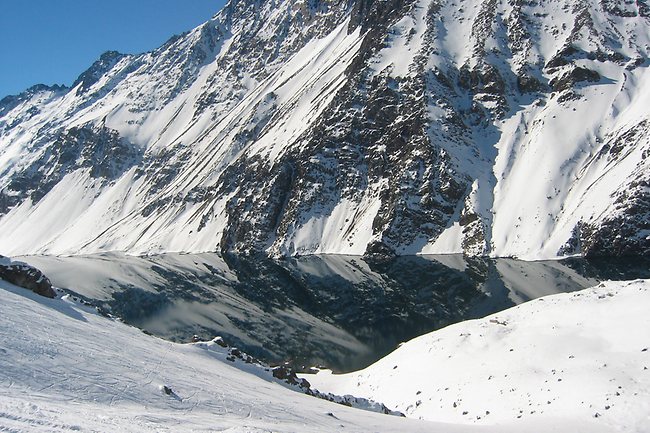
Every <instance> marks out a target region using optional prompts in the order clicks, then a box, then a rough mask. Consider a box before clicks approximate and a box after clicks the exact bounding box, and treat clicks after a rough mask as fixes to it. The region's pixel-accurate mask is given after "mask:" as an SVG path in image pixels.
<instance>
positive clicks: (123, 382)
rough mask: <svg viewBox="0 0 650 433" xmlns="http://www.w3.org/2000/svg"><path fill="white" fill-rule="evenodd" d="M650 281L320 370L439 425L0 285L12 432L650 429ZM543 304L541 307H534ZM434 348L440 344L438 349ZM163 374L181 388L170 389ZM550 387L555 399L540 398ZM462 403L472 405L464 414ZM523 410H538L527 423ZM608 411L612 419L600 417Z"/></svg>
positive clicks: (1, 392) (2, 362) (0, 345)
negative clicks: (342, 369)
mask: <svg viewBox="0 0 650 433" xmlns="http://www.w3.org/2000/svg"><path fill="white" fill-rule="evenodd" d="M649 289H650V282H647V281H646V282H641V281H637V282H633V283H629V284H608V285H607V286H605V287H604V288H597V289H594V290H587V291H584V292H581V293H579V294H572V295H566V296H564V295H559V296H553V297H549V298H546V299H545V300H543V301H536V302H534V303H531V304H529V305H528V306H526V307H520V308H517V309H513V310H509V311H507V312H504V313H503V314H500V315H499V316H498V320H499V322H502V321H505V322H507V323H506V325H503V324H499V323H493V322H491V320H493V319H495V318H494V317H492V318H487V319H485V320H481V321H475V322H468V323H463V324H459V325H455V326H452V327H449V328H447V329H445V330H443V331H440V332H436V333H433V334H430V335H427V336H424V337H421V338H419V339H416V340H414V341H412V342H410V343H408V344H406V345H405V346H403V347H402V348H401V349H399V350H398V351H396V352H395V353H394V354H392V355H390V356H389V357H387V358H386V359H385V360H382V361H380V362H379V363H378V364H376V365H375V366H372V367H370V368H369V369H368V370H366V371H363V372H361V373H359V374H356V375H349V376H345V377H343V378H340V379H335V378H333V377H331V376H329V377H328V376H326V375H318V376H316V377H315V378H314V379H316V380H315V382H317V383H318V385H319V386H321V387H329V388H332V389H338V390H341V391H345V392H347V391H353V392H355V393H359V394H368V395H370V394H373V395H375V394H376V395H377V396H380V397H382V398H384V399H385V400H386V402H390V403H391V404H393V405H395V406H396V407H399V408H401V409H403V410H405V411H406V412H407V413H408V415H409V416H411V417H423V418H432V419H440V420H443V421H445V422H443V423H441V422H431V421H420V420H412V419H404V418H398V417H393V416H387V415H378V414H375V413H370V412H365V411H360V410H355V409H351V408H347V407H344V406H341V405H336V404H333V403H328V402H325V401H323V400H318V399H316V398H313V397H308V396H306V395H303V394H299V393H297V392H295V391H292V390H289V389H287V388H284V387H283V386H281V385H279V384H277V383H272V382H269V381H268V380H265V379H263V378H260V377H258V376H257V375H254V374H250V373H247V372H245V371H242V370H238V369H237V368H235V367H233V366H232V365H231V364H230V363H229V362H227V361H224V359H223V356H222V354H219V353H218V352H209V351H207V350H205V349H203V348H201V347H200V346H199V345H179V344H174V343H169V342H165V341H163V340H160V339H156V338H153V337H150V336H147V335H145V334H143V333H141V332H140V331H138V330H136V329H134V328H131V327H128V326H126V325H124V324H122V323H120V322H117V321H113V320H110V319H107V318H105V317H102V316H99V315H97V314H96V313H95V312H94V311H93V310H90V309H88V308H87V307H83V306H80V305H78V304H76V303H74V302H72V301H70V300H69V299H67V298H64V299H54V300H50V299H45V298H41V297H39V296H37V295H34V294H32V293H31V292H28V291H26V290H24V289H21V288H17V287H15V286H12V285H10V284H8V283H5V282H2V281H0V296H2V302H0V352H1V354H2V356H0V430H3V431H43V432H45V431H47V432H52V431H138V432H146V431H228V432H334V431H352V432H392V431H394V432H432V431H441V432H473V431H479V432H494V433H496V432H513V433H514V432H522V431H525V432H535V431H537V432H548V431H556V432H567V433H568V432H572V433H573V432H581V431H582V432H585V433H586V432H589V433H593V432H609V431H617V430H621V431H638V432H642V431H648V430H647V429H648V426H649V424H648V423H649V422H650V420H649V419H648V413H650V407H649V405H650V396H649V394H648V392H649V386H650V385H649V379H648V374H649V373H648V372H647V370H643V366H644V363H645V364H646V365H647V363H648V362H647V361H648V356H650V354H648V352H647V351H642V350H643V349H645V348H646V347H647V345H648V344H647V343H648V341H647V340H648V334H647V330H648V329H650V326H649V323H648V320H649V319H648V318H647V315H646V314H645V311H647V306H648V304H649V302H650V299H649V298H650V291H649ZM610 293H611V294H612V295H613V296H610V295H609V294H610ZM538 310H545V311H544V315H541V314H536V313H535V314H533V312H534V311H538ZM559 316H562V317H565V319H564V320H562V321H560V320H558V317H559ZM544 317H546V319H545V318H544ZM566 318H569V319H566ZM560 322H561V324H560ZM553 326H555V329H556V330H557V331H553ZM533 332H534V333H533ZM553 332H557V334H556V335H554V334H553ZM467 334H471V335H467ZM481 334H482V335H484V337H480V335H481ZM459 335H460V336H459ZM558 335H560V336H562V337H564V338H559V337H558ZM486 341H489V342H490V343H491V344H490V345H489V346H486V345H485V342H486ZM461 342H462V346H460V347H459V344H460V343H461ZM533 342H534V344H536V346H537V350H536V351H533V350H532V349H531V345H532V344H533ZM443 344H444V346H443ZM644 344H646V346H644ZM433 345H438V346H437V349H438V350H437V351H435V352H429V350H430V349H431V348H432V347H433ZM511 348H512V349H513V352H509V350H510V349H511ZM477 351H478V352H479V354H480V356H477ZM524 351H526V352H527V353H528V355H530V356H523V355H522V353H523V352H524ZM497 355H498V357H497ZM449 356H452V358H453V359H452V358H448V357H449ZM569 356H573V358H569ZM508 357H511V359H510V360H508ZM571 363H573V364H571ZM395 365H397V368H396V369H395V368H394V366H395ZM407 369H408V370H410V373H409V372H407ZM553 371H555V374H553ZM506 374H507V375H508V377H507V378H504V377H503V376H504V375H506ZM402 375H403V376H402ZM488 375H493V376H494V377H493V378H492V379H488V377H489V376H488ZM382 378H383V379H382ZM560 378H561V379H562V380H563V381H562V382H557V379H560ZM310 379H311V377H310ZM401 379H404V380H401ZM545 380H548V383H546V382H544V381H545ZM357 382H359V384H360V385H359V386H357V385H356V383H357ZM470 382H471V383H472V384H471V385H468V383H470ZM372 383H374V384H375V385H372ZM493 384H496V387H495V386H493ZM163 385H166V386H169V387H171V388H172V389H173V390H174V392H175V393H176V395H175V396H174V395H172V396H168V395H165V394H164V393H163V392H162V391H161V386H163ZM445 388H449V389H448V390H445ZM547 388H548V389H550V390H551V391H547V390H546V389H547ZM495 389H503V390H504V394H500V393H499V392H498V391H495ZM510 389H512V390H513V391H510ZM373 390H374V391H373ZM418 391H420V394H419V395H416V394H417V392H418ZM528 393H529V394H530V396H529V395H528ZM617 393H618V395H617ZM440 398H442V399H443V400H445V409H444V410H443V411H442V412H440V411H439V410H438V409H437V408H438V405H439V403H438V402H437V400H439V399H440ZM429 399H431V400H429ZM547 399H548V400H549V401H551V404H547V403H546V402H545V401H544V405H543V407H541V406H538V404H541V402H542V401H541V400H547ZM581 399H582V400H581ZM417 400H421V401H422V403H421V404H419V405H418V404H417ZM433 400H435V401H433ZM578 400H581V401H584V402H585V403H584V404H582V403H580V404H579V403H577V401H578ZM454 401H455V402H456V403H457V405H458V404H460V405H461V406H460V411H462V410H468V411H471V416H467V417H463V416H459V415H457V414H456V411H455V410H453V409H452V403H453V402H454ZM529 402H532V403H534V406H527V405H528V403H529ZM589 405H592V407H589ZM606 405H608V406H610V409H609V410H608V409H606V408H605V406H606ZM519 408H521V409H525V410H526V415H525V416H523V417H522V418H520V419H517V417H516V416H517V413H518V409H519ZM479 410H480V411H481V412H480V413H481V420H480V421H478V422H477V420H476V415H477V414H479ZM485 410H489V411H490V414H489V415H487V416H485V415H484V411H485ZM530 411H535V412H536V413H535V414H533V415H530V414H529V412H530ZM596 412H598V413H600V414H601V415H602V416H601V417H599V418H594V417H593V414H594V413H596ZM471 423H478V424H483V425H468V424H471Z"/></svg>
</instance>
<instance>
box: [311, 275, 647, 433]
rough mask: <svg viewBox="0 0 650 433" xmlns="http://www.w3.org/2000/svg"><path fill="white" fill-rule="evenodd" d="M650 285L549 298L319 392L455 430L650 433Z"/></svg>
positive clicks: (335, 378) (426, 343)
mask: <svg viewBox="0 0 650 433" xmlns="http://www.w3.org/2000/svg"><path fill="white" fill-rule="evenodd" d="M648 308H650V280H636V281H631V282H606V283H602V284H600V285H599V286H597V287H594V288H591V289H586V290H582V291H579V292H574V293H567V294H559V295H552V296H548V297H545V298H539V299H537V300H534V301H530V302H528V303H525V304H522V305H520V306H517V307H514V308H511V309H509V310H506V311H503V312H501V313H498V314H495V315H492V316H488V317H486V318H484V319H480V320H472V321H467V322H463V323H459V324H455V325H451V326H449V327H447V328H444V329H442V330H439V331H435V332H432V333H430V334H427V335H424V336H421V337H419V338H416V339H414V340H411V341H409V342H407V343H404V344H403V345H401V346H400V347H399V348H398V349H397V350H395V351H394V352H393V353H391V354H390V355H388V356H386V357H385V358H383V359H381V360H380V361H378V362H377V363H375V364H373V365H371V366H370V367H368V368H366V369H364V370H362V371H359V372H355V373H349V374H345V375H333V374H331V372H329V371H327V370H325V371H321V372H320V373H318V374H317V375H304V376H303V377H306V378H307V380H309V381H310V383H311V384H312V386H313V387H314V388H316V389H318V390H320V391H324V392H331V393H335V394H341V395H342V394H352V395H355V396H359V397H365V398H369V399H374V400H378V401H382V402H383V403H384V404H386V406H387V407H389V408H391V409H394V410H399V411H401V412H403V413H405V414H406V415H407V416H408V417H411V418H419V419H425V420H430V421H437V422H446V423H453V424H457V423H458V424H467V425H470V424H471V425H485V426H505V425H511V424H513V423H514V425H517V424H518V423H522V424H521V427H520V429H519V431H522V432H523V431H527V427H525V425H526V424H525V423H526V422H533V423H534V424H535V425H538V426H549V425H550V424H549V423H553V422H557V424H556V427H555V428H548V430H547V431H566V432H570V431H571V432H578V431H581V432H594V431H607V432H615V431H620V432H638V433H641V432H648V431H650V316H649V315H648Z"/></svg>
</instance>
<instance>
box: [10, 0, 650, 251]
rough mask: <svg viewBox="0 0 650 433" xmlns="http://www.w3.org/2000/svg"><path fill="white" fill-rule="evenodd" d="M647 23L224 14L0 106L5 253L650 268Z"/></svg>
mask: <svg viewBox="0 0 650 433" xmlns="http://www.w3.org/2000/svg"><path fill="white" fill-rule="evenodd" d="M649 20H650V17H649V11H648V7H647V6H646V5H645V2H636V3H633V4H632V3H630V4H628V3H625V4H620V2H609V1H607V2H605V1H596V0H549V1H546V2H521V1H518V0H499V1H497V0H494V1H487V2H482V1H478V0H464V1H460V2H458V1H451V2H439V1H437V0H408V1H399V2H390V1H383V0H382V1H379V0H377V1H371V2H361V1H358V2H357V1H353V2H347V1H339V0H327V1H323V2H316V3H314V2H307V1H305V2H302V1H301V2H293V1H288V0H287V1H281V2H270V1H265V0H259V1H252V0H251V1H242V2H240V1H233V2H231V3H229V4H228V5H227V6H226V7H225V8H224V9H223V10H222V11H221V12H219V13H218V14H217V15H215V17H214V18H213V19H212V20H210V21H209V22H207V23H205V24H204V25H201V26H199V27H197V28H196V29H193V30H191V31H189V32H188V33H186V34H184V35H181V36H178V37H175V38H172V39H170V40H169V41H168V42H167V43H166V44H164V45H163V46H162V47H160V48H159V49H157V50H155V51H153V52H150V53H145V54H141V55H122V54H119V53H115V52H109V53H106V54H105V55H103V56H102V57H101V58H100V59H99V60H98V61H97V62H96V63H95V64H94V65H92V67H91V68H90V69H89V70H88V71H86V72H84V73H83V74H82V75H81V76H80V77H79V79H78V80H77V81H76V82H75V83H74V85H73V87H72V88H70V89H67V88H49V87H43V86H40V87H39V86H37V87H34V88H32V89H30V90H29V91H27V92H26V93H24V94H22V95H19V96H18V97H10V98H5V99H3V100H2V102H1V103H0V250H1V251H2V252H3V253H5V254H12V255H16V254H25V253H32V254H34V253H48V254H78V253H92V252H98V251H108V250H119V251H126V252H129V253H132V254H141V253H150V252H162V251H186V252H201V251H215V250H221V251H240V252H242V251H243V252H249V251H266V252H267V253H268V254H271V255H275V256H282V255H295V254H311V253H345V254H368V255H385V254H420V253H422V254H426V253H458V252H464V253H467V254H470V255H482V254H489V255H493V256H518V257H521V258H526V259H537V258H550V257H557V256H562V255H570V254H579V253H582V254H591V255H634V254H637V255H642V254H647V253H648V251H649V245H650V227H649V226H648V221H649V220H650V202H649V201H648V198H647V197H648V192H649V188H650V186H649V185H650V179H649V178H648V173H650V170H649V167H648V161H650V158H647V156H648V155H650V147H649V146H650V119H648V109H647V104H646V101H645V99H646V98H645V95H647V94H648V93H649V92H650V87H649V86H650V74H648V67H649V66H650V64H649V63H648V60H647V59H648V57H649V55H650V53H649V52H648V50H649V48H648V47H649V46H650V30H649V28H650V26H649ZM118 155H119V157H117V156H118Z"/></svg>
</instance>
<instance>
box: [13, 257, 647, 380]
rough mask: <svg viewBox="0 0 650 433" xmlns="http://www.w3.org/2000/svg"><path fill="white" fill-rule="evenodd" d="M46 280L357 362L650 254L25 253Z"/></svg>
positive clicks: (258, 340) (222, 331) (175, 336)
mask: <svg viewBox="0 0 650 433" xmlns="http://www.w3.org/2000/svg"><path fill="white" fill-rule="evenodd" d="M20 259H21V260H23V261H26V262H28V263H30V264H32V265H34V266H37V267H38V268H40V269H41V270H43V272H45V274H46V275H48V276H49V277H50V279H51V280H52V282H53V283H54V284H55V285H56V286H59V287H62V288H65V289H68V290H70V291H72V292H75V293H77V294H79V295H81V296H82V297H84V298H87V299H88V300H90V301H92V302H93V303H95V304H96V305H99V306H101V307H102V308H104V309H105V310H107V311H109V312H110V313H112V314H114V315H116V316H119V317H121V318H122V319H123V320H124V321H125V322H127V323H129V324H132V325H134V326H137V327H139V328H141V329H143V330H145V331H147V332H150V333H152V334H155V335H158V336H160V337H163V338H166V339H170V340H174V341H188V340H189V339H190V338H191V337H192V335H194V334H197V335H199V336H200V337H201V338H205V339H209V338H213V337H214V336H216V335H221V336H223V337H224V338H225V339H226V341H228V342H229V343H230V344H232V345H236V346H237V347H239V348H241V349H243V350H245V351H246V352H248V353H250V354H252V355H255V356H258V357H260V358H263V359H264V360H266V361H268V362H283V361H289V362H291V363H292V364H293V365H295V366H301V365H324V366H327V367H329V368H331V369H333V370H335V371H341V372H345V371H352V370H357V369H360V368H363V367H365V366H367V365H369V364H370V363H372V362H374V361H376V360H378V359H379V358H381V357H382V356H384V355H386V354H387V353H388V352H390V351H392V350H393V349H395V348H396V347H397V346H398V345H399V343H400V342H403V341H406V340H409V339H411V338H413V337H416V336H419V335H421V334H424V333H427V332H429V331H432V330H435V329H440V328H442V327H444V326H447V325H449V324H452V323H456V322H460V321H463V320H467V319H472V318H479V317H483V316H485V315H488V314H491V313H495V312H498V311H501V310H503V309H506V308H509V307H511V306H514V305H517V304H520V303H522V302H525V301H528V300H530V299H534V298H538V297H540V296H545V295H550V294H554V293H559V292H570V291H575V290H580V289H583V288H586V287H590V286H593V285H595V284H597V283H598V282H600V281H603V280H607V279H616V280H629V279H636V278H650V259H647V258H645V259H644V258H636V259H620V260H617V259H615V260H613V259H600V260H589V261H588V260H584V259H568V260H564V261H546V262H523V261H517V260H512V259H482V258H466V257H463V256H453V255H448V256H418V257H400V258H396V259H394V260H392V261H389V262H383V263H371V262H366V261H364V260H363V259H362V258H360V257H352V256H308V257H300V258H290V259H285V260H281V261H277V260H270V259H267V258H263V257H241V256H227V257H223V256H220V255H217V254H165V255H157V256H148V257H134V256H126V255H121V254H115V253H110V254H98V255H91V256H76V257H48V256H29V257H21V258H20Z"/></svg>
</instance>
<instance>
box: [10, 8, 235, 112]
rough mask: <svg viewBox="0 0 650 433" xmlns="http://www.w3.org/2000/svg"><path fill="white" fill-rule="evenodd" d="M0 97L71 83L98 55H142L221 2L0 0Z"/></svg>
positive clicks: (201, 19)
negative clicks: (26, 90) (37, 86)
mask: <svg viewBox="0 0 650 433" xmlns="http://www.w3.org/2000/svg"><path fill="white" fill-rule="evenodd" d="M0 3H1V5H0V99H1V98H2V97H4V96H6V95H9V94H17V93H20V92H22V91H23V90H25V89H27V88H28V87H30V86H32V85H34V84H39V83H44V84H67V85H70V84H72V82H73V81H74V80H75V79H76V78H77V76H78V75H79V74H81V73H82V72H83V71H85V70H86V69H87V68H88V67H89V66H90V65H91V64H92V63H93V62H94V61H95V60H96V59H97V58H98V57H99V56H100V55H101V54H102V53H103V52H105V51H108V50H116V51H120V52H122V53H141V52H144V51H149V50H152V49H154V48H156V47H158V46H160V45H162V44H163V43H164V42H165V41H166V40H167V39H169V38H170V37H171V36H172V35H174V34H179V33H182V32H184V31H186V30H190V29H192V28H194V27H196V26H197V25H199V24H201V23H203V22H205V21H207V20H208V19H210V18H211V17H212V16H213V15H214V14H215V13H217V12H218V11H219V10H220V9H221V8H222V7H223V6H224V4H225V0H0Z"/></svg>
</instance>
